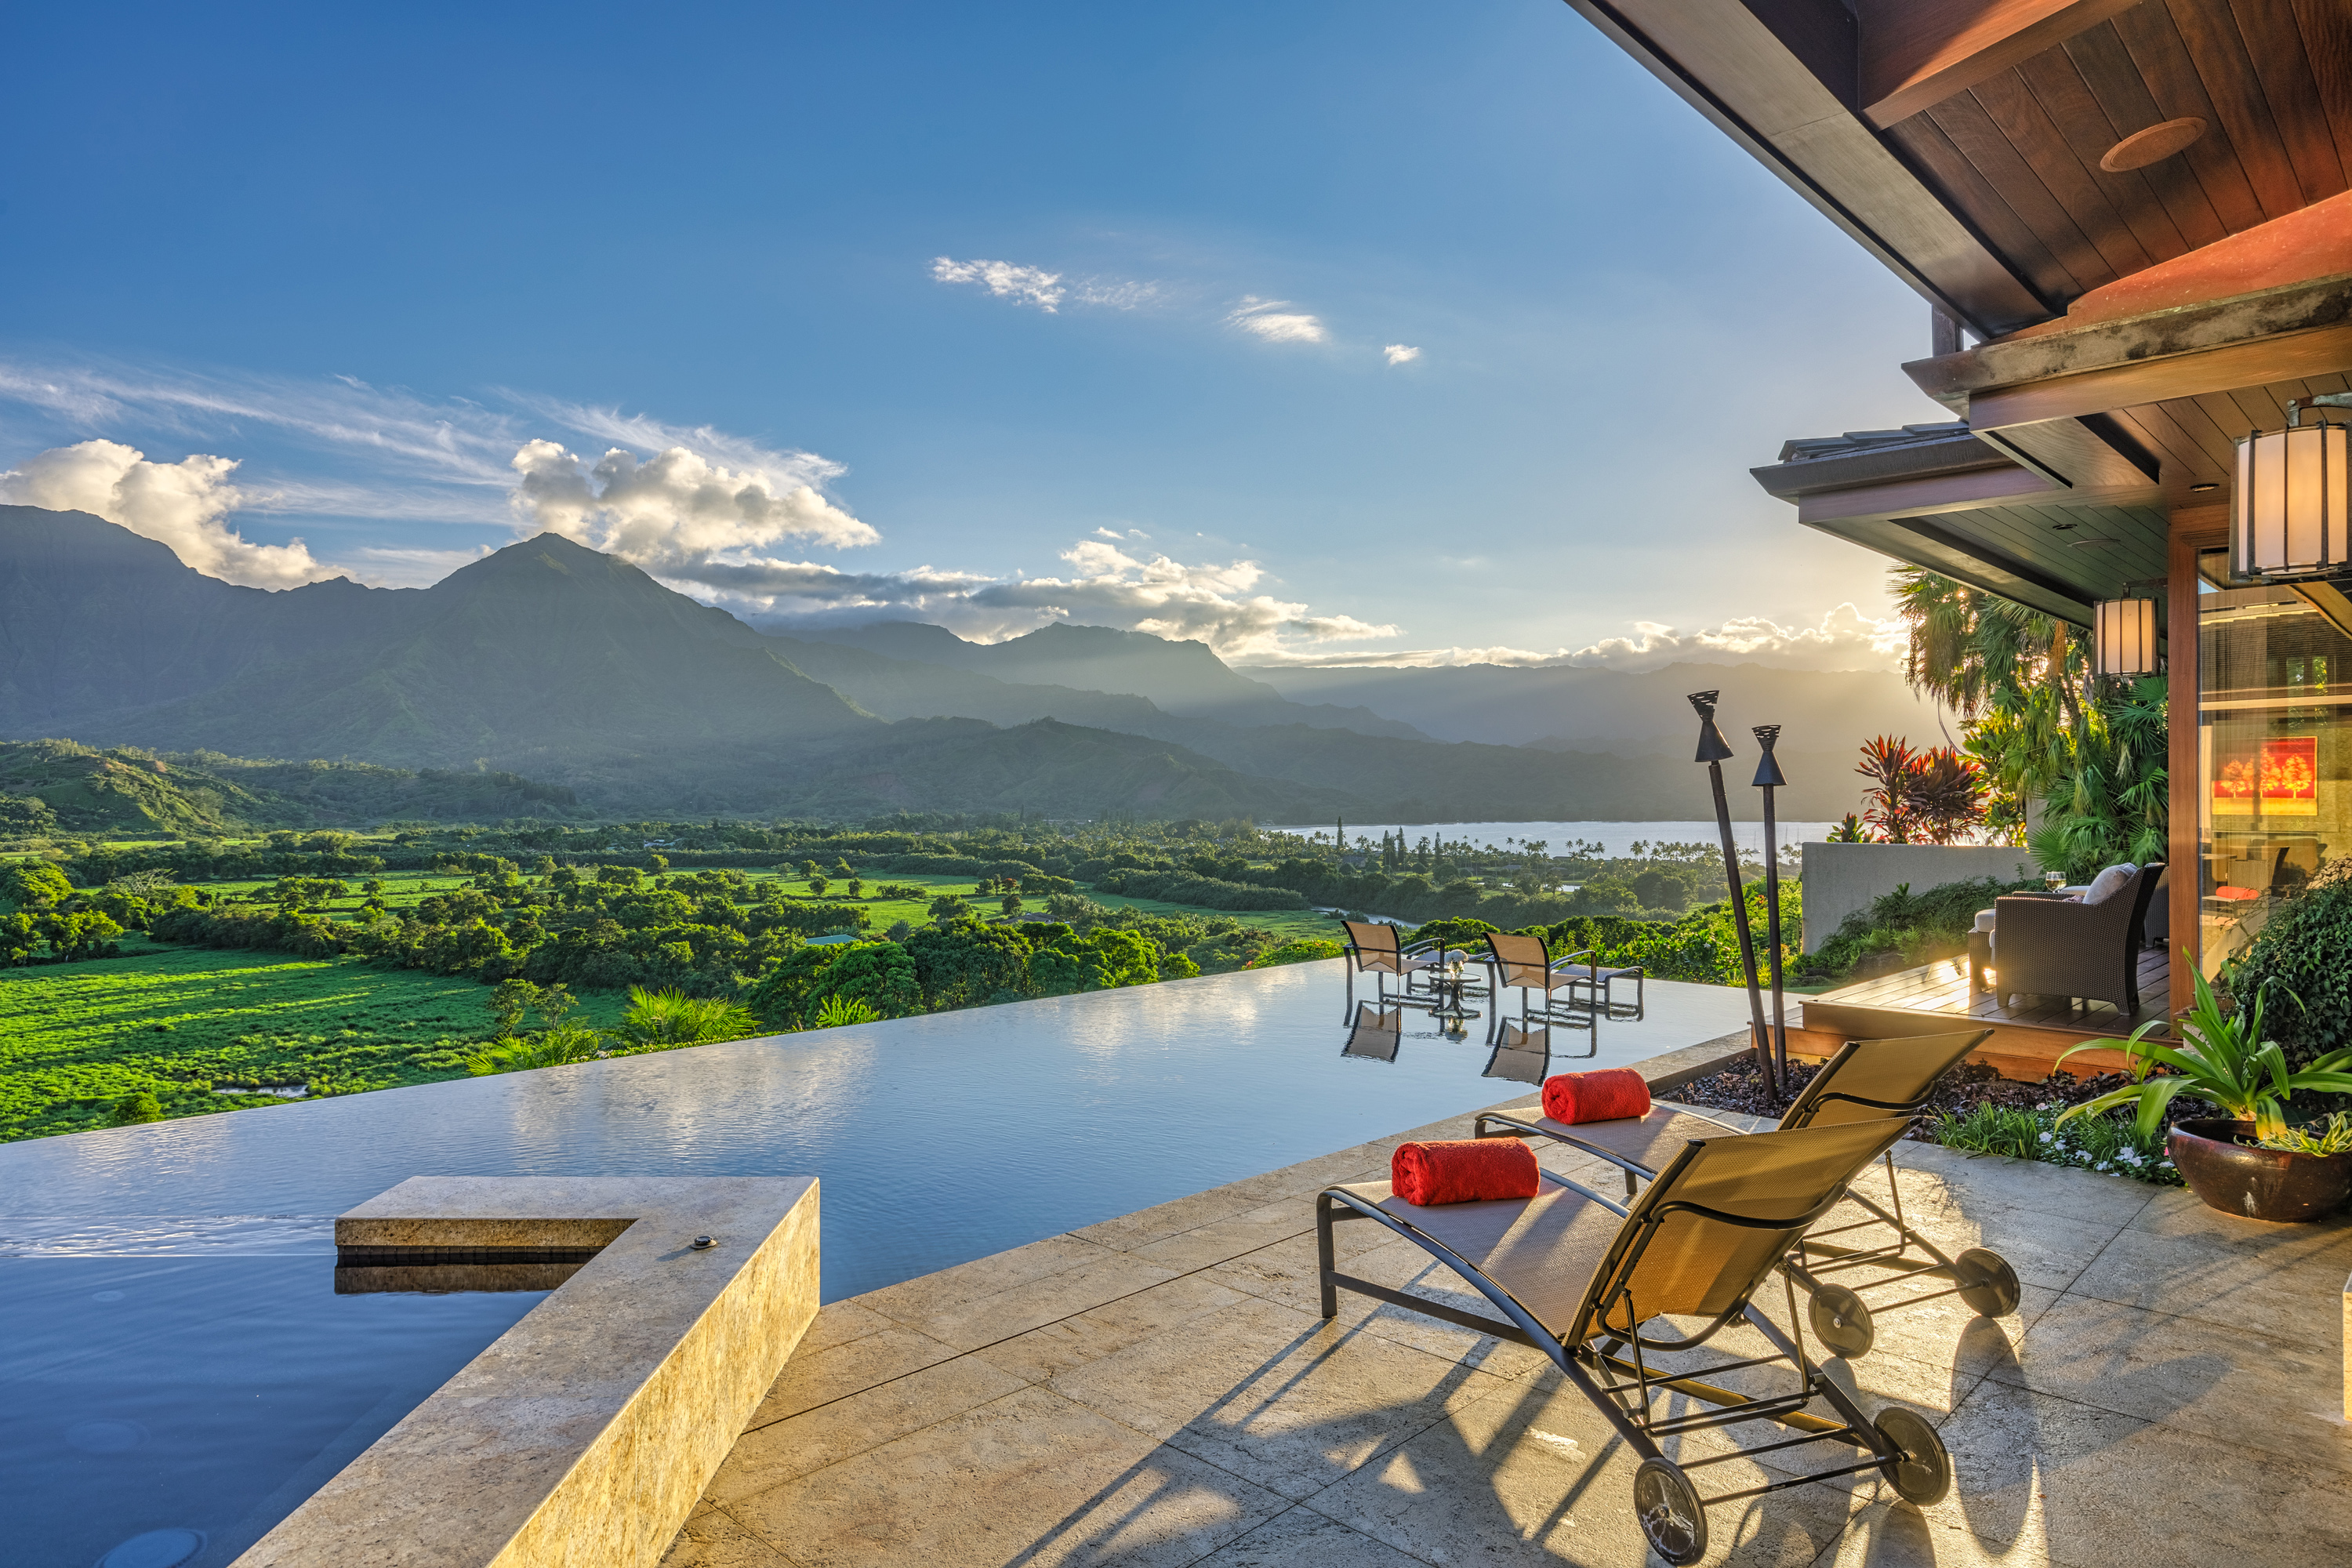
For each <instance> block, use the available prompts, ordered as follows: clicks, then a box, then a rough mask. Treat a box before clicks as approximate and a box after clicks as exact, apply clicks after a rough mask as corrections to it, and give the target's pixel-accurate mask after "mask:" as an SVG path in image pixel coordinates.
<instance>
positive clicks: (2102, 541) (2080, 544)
mask: <svg viewBox="0 0 2352 1568" xmlns="http://www.w3.org/2000/svg"><path fill="white" fill-rule="evenodd" d="M2121 542H2122V541H2121V540H2116V539H2109V538H2108V537H2107V536H2106V535H2105V534H2104V533H2086V534H2084V535H2083V537H2082V538H2080V539H2070V540H2068V541H2067V544H2068V545H2070V546H2071V547H2073V548H2074V549H2076V550H2103V549H2105V547H2106V546H2108V545H2110V544H2119V543H2121Z"/></svg>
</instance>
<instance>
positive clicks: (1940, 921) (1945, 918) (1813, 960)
mask: <svg viewBox="0 0 2352 1568" xmlns="http://www.w3.org/2000/svg"><path fill="white" fill-rule="evenodd" d="M2028 890H2032V891H2034V892H2039V891H2041V890H2042V884H2041V883H2040V882H2039V881H2027V882H2003V881H2001V880H2000V879H1997V878H1992V877H1982V878H1979V879H1975V880H1973V881H1960V882H1945V883H1941V884H1939V885H1938V886H1936V887H1933V888H1930V889H1927V891H1926V892H1924V893H1916V894H1915V893H1913V892H1912V891H1911V884H1910V883H1908V882H1905V883H1902V884H1900V885H1899V886H1897V887H1896V888H1895V890H1894V891H1893V892H1891V893H1884V894H1881V895H1880V896H1879V897H1878V898H1876V899H1874V900H1871V903H1870V907H1869V908H1867V909H1862V910H1854V911H1853V913H1852V914H1849V915H1847V916H1846V917H1845V919H1844V920H1843V921H1841V922H1840V923H1839V925H1838V929H1837V930H1836V931H1835V932H1833V933H1832V935H1831V936H1830V938H1829V940H1828V941H1826V942H1822V945H1821V948H1820V950H1819V951H1817V952H1809V953H1805V954H1803V955H1802V956H1801V957H1799V958H1798V959H1797V960H1796V961H1795V963H1793V964H1792V965H1791V966H1790V973H1792V974H1794V975H1795V976H1797V977H1798V978H1799V979H1800V980H1801V981H1802V982H1804V983H1805V984H1818V983H1819V982H1822V981H1825V980H1836V979H1840V978H1842V977H1843V976H1844V975H1846V974H1848V973H1852V972H1853V966H1854V965H1855V964H1856V963H1859V962H1860V961H1861V960H1862V959H1864V958H1865V957H1867V956H1869V955H1870V954H1872V953H1876V952H1900V953H1901V954H1903V956H1904V959H1905V961H1906V963H1931V962H1933V961H1934V960H1936V959H1938V958H1950V957H1953V956H1955V955H1957V954H1958V953H1961V952H1966V951H1968V941H1969V931H1970V930H1971V929H1972V928H1973V927H1974V926H1975V924H1976V916H1977V911H1978V910H1981V909H1986V908H1989V907H1990V905H1991V903H1992V901H1993V900H1995V899H1998V898H2000V896H2001V895H2002V894H2003V893H2018V892H2025V891H2028ZM1781 930H1782V934H1783V935H1786V934H1787V931H1788V919H1787V915H1786V913H1785V911H1784V912H1783V915H1782V918H1781Z"/></svg>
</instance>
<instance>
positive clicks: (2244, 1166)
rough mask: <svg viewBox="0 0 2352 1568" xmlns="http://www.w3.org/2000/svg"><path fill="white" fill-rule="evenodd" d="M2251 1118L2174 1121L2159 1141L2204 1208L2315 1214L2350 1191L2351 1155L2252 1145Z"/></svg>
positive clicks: (2296, 1216)
mask: <svg viewBox="0 0 2352 1568" xmlns="http://www.w3.org/2000/svg"><path fill="white" fill-rule="evenodd" d="M2253 1135H2254V1124H2253V1123H2252V1122H2251V1121H2179V1122H2175V1123H2174V1124H2173V1128H2172V1135H2171V1137H2170V1138H2168V1139H2167V1140H2166V1142H2165V1152H2167V1153H2168V1154H2170V1155H2171V1156H2172V1163H2173V1164H2174V1165H2175V1166H2176V1167H2177V1168H2178V1169H2179V1172H2180V1179H2181V1180H2182V1181H2184V1182H2186V1183H2188V1184H2189V1191H2190V1192H2193V1193H2195V1194H2197V1195H2198V1196H2199V1197H2200V1198H2203V1199H2204V1200H2205V1202H2206V1204H2207V1205H2208V1206H2209V1207H2212V1208H2217V1209H2220V1210H2221V1212H2222V1213H2224V1214H2233V1215H2241V1216H2242V1217H2244V1218H2246V1219H2267V1220H2282V1221H2293V1220H2305V1219H2317V1218H2319V1217H2320V1216H2321V1215H2325V1214H2329V1213H2331V1212H2333V1211H2334V1210H2335V1209H2336V1208H2337V1207H2339V1206H2341V1205H2342V1204H2343V1202H2344V1199H2345V1197H2346V1195H2347V1194H2352V1154H2296V1153H2292V1152H2288V1151H2286V1150H2284V1149H2256V1148H2252V1147H2250V1146H2249V1144H2247V1143H2241V1142H2237V1140H2238V1139H2240V1138H2245V1139H2248V1140H2251V1139H2252V1137H2253Z"/></svg>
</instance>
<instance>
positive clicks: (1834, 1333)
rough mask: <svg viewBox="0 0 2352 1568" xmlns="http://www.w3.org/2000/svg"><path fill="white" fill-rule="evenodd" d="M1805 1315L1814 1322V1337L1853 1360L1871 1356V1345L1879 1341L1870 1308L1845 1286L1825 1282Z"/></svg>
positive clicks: (1814, 1294) (1814, 1293)
mask: <svg viewBox="0 0 2352 1568" xmlns="http://www.w3.org/2000/svg"><path fill="white" fill-rule="evenodd" d="M1805 1315H1806V1317H1807V1318H1808V1319H1810V1320H1811V1322H1812V1325H1813V1334H1814V1337H1815V1338H1817V1339H1819V1340H1820V1341H1821V1342H1822V1343H1823V1344H1825V1345H1827V1346H1829V1348H1830V1349H1832V1350H1833V1351H1835V1352H1837V1353H1838V1354H1840V1355H1842V1356H1844V1357H1846V1358H1848V1359H1849V1360H1851V1359H1852V1358H1853V1357H1855V1356H1863V1355H1868V1354H1869V1353H1870V1347H1871V1346H1872V1345H1874V1344H1875V1343H1877V1342H1878V1330H1877V1327H1876V1326H1875V1325H1874V1324H1873V1323H1872V1322H1871V1321H1870V1309H1869V1308H1868V1307H1865V1306H1864V1305H1863V1304H1862V1298H1861V1297H1859V1296H1857V1295H1855V1294H1854V1293H1853V1291H1851V1290H1849V1289H1846V1288H1845V1287H1844V1286H1843V1285H1823V1286H1822V1287H1821V1288H1820V1289H1817V1290H1815V1291H1814V1292H1813V1300H1812V1304H1811V1307H1810V1308H1809V1309H1808V1310H1807V1312H1806V1314H1805Z"/></svg>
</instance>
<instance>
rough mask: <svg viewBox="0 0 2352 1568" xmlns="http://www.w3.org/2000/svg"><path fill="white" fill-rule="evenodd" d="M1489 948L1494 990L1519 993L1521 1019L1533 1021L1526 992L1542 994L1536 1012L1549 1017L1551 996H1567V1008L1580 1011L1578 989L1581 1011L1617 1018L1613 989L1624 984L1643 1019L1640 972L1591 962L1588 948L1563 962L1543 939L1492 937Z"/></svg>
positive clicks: (1496, 934)
mask: <svg viewBox="0 0 2352 1568" xmlns="http://www.w3.org/2000/svg"><path fill="white" fill-rule="evenodd" d="M1486 948H1487V951H1488V952H1489V953H1490V954H1491V958H1490V963H1492V965H1493V968H1494V973H1495V987H1496V991H1497V993H1499V992H1500V991H1501V990H1502V988H1503V987H1505V986H1515V987H1517V990H1518V993H1519V1016H1521V1017H1523V1018H1524V1017H1528V1016H1530V1009H1529V1008H1528V992H1530V991H1540V992H1542V993H1543V998H1544V1000H1543V1005H1542V1006H1541V1007H1540V1008H1538V1009H1534V1010H1533V1011H1534V1012H1538V1013H1544V1014H1549V1013H1550V1012H1551V1007H1552V1000H1551V994H1552V993H1553V992H1555V991H1562V990H1564V991H1566V992H1567V993H1568V1002H1569V1005H1570V1006H1576V1005H1579V1002H1578V998H1577V988H1578V987H1580V986H1581V987H1582V988H1583V990H1584V1000H1583V1003H1582V1005H1585V1006H1588V1007H1591V1008H1593V1009H1595V1010H1598V1011H1601V1012H1605V1013H1614V1012H1615V1011H1616V1005H1617V1004H1616V996H1615V994H1614V991H1613V987H1614V986H1615V984H1616V983H1617V982H1618V981H1620V980H1625V979H1631V980H1632V981H1633V1016H1635V1017H1639V1016H1641V1014H1642V1011H1643V1004H1644V1000H1645V999H1644V996H1643V985H1644V977H1643V972H1642V970H1641V969H1640V968H1639V967H1638V966H1636V967H1628V968H1622V969H1604V968H1602V967H1601V965H1599V964H1597V963H1593V962H1592V950H1591V949H1590V948H1585V949H1583V950H1581V951H1580V952H1571V953H1570V954H1569V955H1568V956H1567V957H1565V958H1554V957H1552V955H1551V949H1550V947H1549V944H1548V943H1546V942H1545V941H1544V939H1543V938H1541V937H1539V936H1514V935H1512V934H1510V933H1509V932H1507V931H1488V932H1487V933H1486ZM1580 959H1581V960H1583V961H1584V962H1583V963H1581V964H1579V963H1578V962H1577V961H1578V960H1580Z"/></svg>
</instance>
